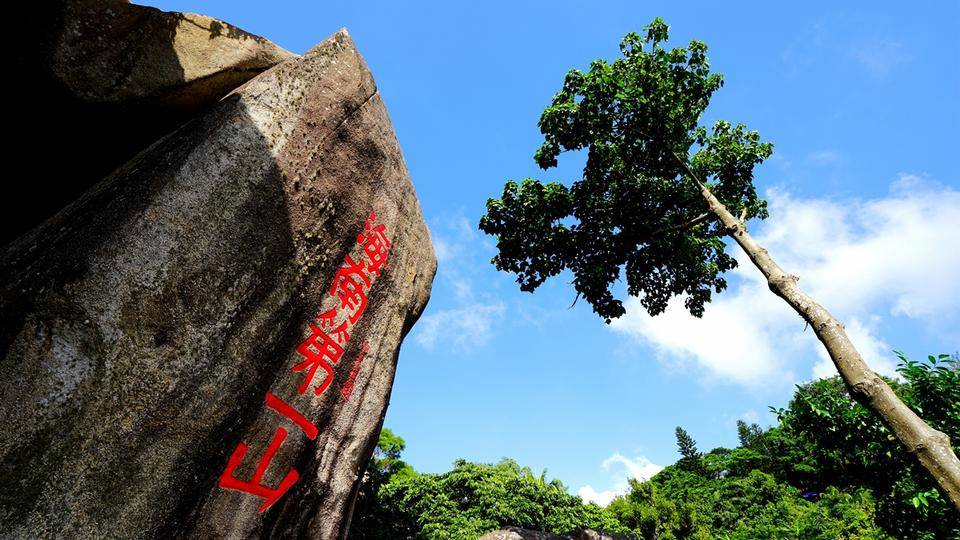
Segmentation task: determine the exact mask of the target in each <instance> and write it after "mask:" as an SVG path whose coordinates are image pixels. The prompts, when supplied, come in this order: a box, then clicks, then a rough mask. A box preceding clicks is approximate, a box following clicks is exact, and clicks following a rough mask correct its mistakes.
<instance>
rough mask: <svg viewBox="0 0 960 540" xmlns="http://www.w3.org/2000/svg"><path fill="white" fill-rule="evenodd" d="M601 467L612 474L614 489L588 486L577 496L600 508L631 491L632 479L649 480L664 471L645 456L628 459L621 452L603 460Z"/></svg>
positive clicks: (579, 491) (578, 491) (580, 490)
mask: <svg viewBox="0 0 960 540" xmlns="http://www.w3.org/2000/svg"><path fill="white" fill-rule="evenodd" d="M600 466H601V467H603V470H604V471H606V472H608V473H611V475H612V478H611V480H612V482H613V484H614V488H613V489H608V490H604V491H597V490H596V489H595V488H594V487H593V486H591V485H589V484H588V485H585V486H583V487H581V488H580V489H579V490H577V495H579V496H580V498H581V499H583V500H584V501H586V502H594V503H597V504H599V505H600V506H606V505H608V504H610V501H612V500H613V499H614V498H616V497H617V496H618V495H623V494H625V493H627V491H628V490H629V489H630V483H629V480H630V479H636V480H640V481H643V480H649V479H651V478H653V476H654V475H656V474H657V473H658V472H660V471H662V470H663V467H661V466H660V465H657V464H655V463H651V462H650V460H649V459H647V458H645V457H643V456H637V457H636V458H628V457H626V456H624V455H623V454H621V453H619V452H616V453H614V454H613V455H612V456H610V457H608V458H607V459H605V460H603V463H601V465H600Z"/></svg>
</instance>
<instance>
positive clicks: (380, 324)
mask: <svg viewBox="0 0 960 540" xmlns="http://www.w3.org/2000/svg"><path fill="white" fill-rule="evenodd" d="M384 263H386V265H385V266H384ZM435 270H436V259H435V256H434V253H433V251H432V247H431V242H430V237H429V233H428V231H427V229H426V226H425V224H424V222H423V218H422V216H421V213H420V208H419V204H418V202H417V199H416V195H415V193H414V191H413V187H412V185H411V183H410V181H409V177H408V173H407V170H406V167H405V165H404V162H403V158H402V155H401V153H400V149H399V147H398V145H397V142H396V139H395V137H394V134H393V131H392V128H391V126H390V122H389V119H388V117H387V113H386V110H385V108H384V105H383V103H382V101H381V99H380V96H379V94H378V93H377V90H376V86H375V84H374V81H373V78H372V77H371V75H370V73H369V71H368V70H367V68H366V65H365V64H364V62H363V60H362V58H361V57H360V55H359V54H358V53H357V51H356V49H355V48H354V45H353V43H352V41H351V40H350V38H349V36H348V35H347V33H346V31H340V32H339V33H337V34H335V35H334V36H332V37H330V38H328V39H327V40H325V41H324V42H322V43H321V44H319V45H318V46H317V47H315V48H314V49H312V50H311V51H309V52H308V53H306V54H305V55H304V56H302V57H298V58H294V59H290V60H287V61H285V62H283V63H280V64H278V65H277V66H275V67H273V68H271V69H270V70H268V71H266V72H264V73H262V74H260V75H259V76H257V77H256V78H254V79H252V80H251V81H249V82H247V83H246V84H244V85H243V86H242V87H240V88H238V89H237V90H236V91H234V92H232V93H231V94H230V95H228V96H227V97H226V98H224V99H223V100H222V101H220V102H219V103H218V104H217V105H216V106H215V107H214V108H213V109H211V110H210V111H209V112H207V113H206V114H204V115H202V116H200V117H199V118H197V119H195V120H194V121H192V122H190V123H188V124H186V125H184V126H183V127H181V128H180V129H178V130H177V131H175V132H173V133H172V134H170V135H168V136H166V137H164V138H163V139H161V140H159V141H157V142H156V143H155V144H153V145H152V146H150V147H149V148H147V149H146V150H144V151H143V152H141V153H140V154H138V155H137V156H136V157H135V158H133V159H132V160H131V161H129V162H127V163H126V164H124V165H123V166H122V167H120V168H119V169H117V170H116V171H114V172H113V173H112V174H111V175H110V176H108V177H107V178H106V179H105V180H103V181H102V182H100V183H99V184H97V185H96V186H95V187H94V188H93V189H91V190H89V191H88V192H86V193H85V194H84V195H83V196H82V197H81V198H80V199H79V200H77V201H76V202H74V203H72V204H71V205H70V206H68V207H67V208H66V209H65V210H64V211H62V212H60V213H58V214H57V215H56V216H54V217H53V218H52V219H50V220H48V221H47V222H45V223H44V224H43V225H41V226H40V227H38V228H36V229H34V230H33V231H31V232H30V233H28V234H27V235H25V236H23V237H21V238H19V239H18V240H16V241H15V242H13V243H12V244H10V245H9V246H8V247H7V248H5V249H4V251H3V252H2V255H0V278H2V279H0V358H2V363H0V388H3V392H2V394H0V425H2V426H3V427H4V428H3V431H2V434H0V467H2V469H0V478H2V485H3V489H2V490H0V536H2V537H14V538H27V537H29V538H36V537H43V538H55V537H87V538H144V537H196V538H245V537H251V536H254V537H256V536H259V537H267V536H282V537H286V536H302V537H309V538H338V537H342V536H343V535H344V534H345V532H346V528H347V527H348V523H349V518H350V507H351V505H352V500H353V497H354V494H355V489H356V487H357V484H358V475H359V473H360V471H361V469H362V467H363V466H364V465H365V463H366V460H367V459H368V457H369V455H370V453H371V452H372V450H373V446H374V444H375V442H376V437H377V433H378V431H379V427H380V425H381V422H382V418H383V414H384V412H385V409H386V406H387V402H388V400H389V395H390V390H391V385H392V382H393V376H394V370H395V367H396V361H397V354H398V347H399V345H400V342H401V340H402V339H403V337H404V335H405V334H406V333H407V331H408V330H409V329H410V327H411V326H412V325H413V323H414V322H415V321H416V319H417V318H418V317H419V315H420V313H421V311H422V310H423V308H424V306H425V304H426V302H427V299H428V297H429V291H430V285H431V283H432V279H433V275H434V272H435ZM328 369H329V373H328Z"/></svg>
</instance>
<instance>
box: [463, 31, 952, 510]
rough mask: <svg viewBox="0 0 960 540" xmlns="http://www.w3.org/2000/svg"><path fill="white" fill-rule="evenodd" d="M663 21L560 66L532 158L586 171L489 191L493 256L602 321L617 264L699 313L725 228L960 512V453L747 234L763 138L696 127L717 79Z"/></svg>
mask: <svg viewBox="0 0 960 540" xmlns="http://www.w3.org/2000/svg"><path fill="white" fill-rule="evenodd" d="M667 30H668V27H667V25H666V24H665V23H664V22H663V21H662V20H661V19H659V18H658V19H655V20H654V21H653V22H652V23H651V24H649V25H648V26H646V27H644V31H645V32H646V35H645V36H640V35H638V34H636V33H630V34H627V36H626V37H625V38H624V39H623V42H622V43H621V44H620V50H621V53H622V56H621V57H620V58H617V59H616V60H615V61H613V62H612V63H611V62H606V61H603V60H597V61H594V62H593V63H592V64H590V69H589V70H588V71H587V72H581V71H579V70H572V71H570V72H569V73H567V76H566V78H565V79H564V82H563V87H562V88H561V90H560V92H559V93H557V94H556V96H554V98H553V102H552V104H551V105H550V106H549V107H547V108H546V109H545V110H544V111H543V115H542V116H541V117H540V123H539V126H540V130H541V132H542V133H543V135H544V137H545V140H544V143H543V145H542V146H541V147H540V149H539V150H537V152H536V155H535V156H534V158H535V160H536V161H537V164H538V165H539V166H540V167H541V168H543V169H549V168H551V167H555V166H556V165H557V157H558V156H559V155H560V153H561V152H564V151H570V150H582V149H586V151H587V162H586V166H585V167H584V169H583V177H582V179H580V180H577V181H575V182H573V184H572V185H571V186H570V187H566V186H565V185H563V184H559V183H556V182H550V183H546V184H544V183H541V182H539V181H536V180H533V179H529V178H528V179H526V180H524V181H523V182H522V183H520V184H519V185H518V184H517V183H516V182H513V181H510V182H507V184H506V185H505V186H504V190H503V196H502V198H500V199H490V200H489V201H488V202H487V214H486V215H485V216H483V218H481V220H480V229H481V230H483V231H484V232H486V233H488V234H491V235H494V236H496V238H497V248H498V250H499V253H498V254H497V255H496V256H495V257H494V258H493V261H492V262H493V264H494V265H495V266H496V267H497V268H498V269H500V270H505V271H509V272H513V273H515V274H516V276H517V282H518V283H519V284H520V288H521V290H524V291H533V290H535V289H536V288H537V287H538V286H539V285H540V284H541V283H543V282H544V281H545V280H546V279H547V278H549V277H551V276H555V275H557V274H559V273H560V272H561V271H563V270H570V271H571V272H572V274H573V282H572V285H573V286H574V288H575V290H576V293H577V298H580V297H582V298H584V299H585V300H586V301H587V302H589V303H590V304H591V305H592V306H593V310H594V311H595V312H596V313H597V314H598V315H599V316H600V317H602V318H603V319H604V320H605V321H606V322H608V323H609V322H610V320H611V319H612V318H616V317H620V316H621V315H623V314H624V307H623V303H622V302H621V300H619V299H618V298H616V296H615V295H614V294H613V292H612V291H611V288H612V287H613V285H614V283H615V282H616V281H617V280H618V279H619V278H620V275H621V272H623V273H625V275H626V285H627V293H628V294H630V295H632V296H636V297H638V298H639V301H640V304H641V305H642V306H643V307H644V308H645V309H646V310H647V311H648V312H649V313H650V315H657V314H659V313H661V312H663V310H664V309H665V308H666V306H667V303H668V301H669V300H670V299H671V298H672V297H674V296H681V297H683V299H684V305H685V306H686V308H687V310H689V311H690V313H691V314H692V315H694V316H697V317H699V316H702V315H703V310H704V304H705V303H707V302H709V301H710V298H711V295H712V294H713V292H717V293H719V292H720V291H722V290H723V289H725V288H726V285H727V284H726V281H725V280H724V278H723V273H724V272H725V271H727V270H730V269H731V268H734V267H735V266H736V260H735V259H734V258H733V257H731V256H730V255H729V254H727V253H726V249H725V247H726V244H725V242H724V239H725V237H730V238H732V239H733V240H734V241H735V242H736V243H737V244H739V245H740V247H741V248H743V250H744V251H745V252H746V254H747V255H748V257H749V258H750V260H751V261H752V262H753V264H754V265H755V266H756V267H757V268H758V269H759V270H760V271H761V272H762V273H763V275H764V276H765V277H766V278H767V282H768V284H769V287H770V290H771V291H773V293H774V294H776V295H777V296H779V297H780V298H782V299H783V300H784V301H785V302H787V303H788V304H789V305H790V306H791V307H792V308H793V309H794V310H796V311H797V313H799V314H800V316H801V317H802V318H803V319H804V320H805V321H806V322H807V323H809V324H810V326H811V327H812V328H813V330H814V331H815V332H816V335H817V337H818V338H819V339H820V341H821V342H822V343H823V346H824V347H825V348H826V350H827V352H828V353H829V355H830V358H831V359H832V360H833V363H834V365H836V367H837V370H838V371H839V372H840V375H841V376H842V377H843V380H844V382H845V383H846V385H847V387H848V389H849V391H850V393H851V395H853V396H854V397H855V398H856V399H857V400H858V401H859V402H860V403H862V404H863V405H864V406H866V407H868V408H869V409H871V410H872V411H874V412H875V413H877V414H878V415H880V417H881V418H882V419H883V420H884V422H885V423H886V424H887V426H888V427H889V428H890V429H891V430H892V432H893V433H894V434H895V435H896V437H897V438H898V439H899V440H900V442H901V443H903V445H904V446H905V447H906V449H907V450H908V451H909V452H910V453H912V454H913V455H915V456H916V458H917V459H918V460H919V461H920V463H921V464H922V465H923V467H925V468H926V469H927V470H928V471H929V472H930V474H931V475H932V476H933V478H934V479H935V480H936V482H937V484H938V485H939V486H940V487H941V488H942V489H943V491H944V492H946V494H947V495H948V496H949V497H950V499H951V501H953V504H954V506H956V507H957V508H958V509H960V460H958V459H957V456H956V455H955V454H954V452H953V449H952V448H951V445H950V440H949V439H948V438H947V436H946V435H944V434H943V433H941V432H939V431H937V430H935V429H933V428H931V427H930V426H929V425H927V424H926V423H925V422H924V421H923V420H922V419H921V418H920V417H919V416H917V414H916V413H915V412H914V411H912V410H911V409H910V408H909V407H907V406H906V405H905V404H904V403H903V402H902V401H900V399H899V398H897V396H896V395H895V394H894V392H893V391H892V390H891V389H890V387H889V386H888V385H887V384H886V383H885V382H884V381H883V379H881V378H880V377H879V376H878V375H877V374H876V373H874V372H873V371H872V370H871V369H870V368H869V366H867V364H866V363H865V362H864V360H863V358H862V357H861V356H860V353H859V352H857V350H856V348H855V347H854V346H853V343H851V341H850V338H849V337H848V336H847V334H846V332H845V331H844V327H843V324H841V323H840V321H839V320H837V319H836V318H835V317H834V316H833V315H831V314H830V313H829V312H828V311H827V310H826V309H824V308H823V306H821V305H820V304H818V303H817V302H816V301H814V299H813V298H811V297H810V296H808V295H807V294H806V293H804V292H803V290H801V289H800V287H799V286H798V285H797V280H798V278H797V277H796V276H794V275H791V274H790V273H788V272H786V271H784V270H783V269H782V268H781V267H780V266H779V265H778V264H777V263H776V262H775V261H774V260H773V258H772V257H771V256H770V254H769V253H768V252H767V250H766V249H764V248H763V246H761V245H760V244H758V243H757V242H756V240H754V239H753V238H752V237H751V236H750V234H749V233H748V232H747V228H746V225H745V223H746V221H747V220H748V219H750V218H760V219H763V218H766V217H767V208H766V202H765V201H764V200H762V199H761V198H760V197H759V196H758V195H757V191H756V188H755V186H754V185H753V170H754V167H755V166H756V165H757V164H759V163H761V162H762V161H763V160H764V159H766V158H767V157H769V156H770V154H771V152H772V149H773V147H772V145H771V144H770V143H769V142H763V141H761V140H760V136H759V135H758V134H757V132H755V131H748V130H747V129H746V128H745V127H744V126H743V125H742V124H737V125H733V124H731V123H729V122H724V121H720V122H717V123H716V124H715V125H714V126H713V128H712V129H710V130H708V129H707V128H706V127H703V126H700V125H699V119H700V115H701V113H702V112H703V110H704V109H705V108H706V107H707V105H708V104H709V102H710V97H711V96H712V95H713V93H714V92H715V91H716V90H717V89H718V88H720V87H721V86H722V85H723V77H722V76H721V75H720V74H718V73H712V72H711V71H710V66H709V63H708V61H707V57H706V51H707V46H706V45H705V44H704V43H703V42H700V41H696V40H693V41H691V42H690V44H689V45H688V46H687V47H677V48H673V49H667V48H665V47H664V42H665V41H666V40H667Z"/></svg>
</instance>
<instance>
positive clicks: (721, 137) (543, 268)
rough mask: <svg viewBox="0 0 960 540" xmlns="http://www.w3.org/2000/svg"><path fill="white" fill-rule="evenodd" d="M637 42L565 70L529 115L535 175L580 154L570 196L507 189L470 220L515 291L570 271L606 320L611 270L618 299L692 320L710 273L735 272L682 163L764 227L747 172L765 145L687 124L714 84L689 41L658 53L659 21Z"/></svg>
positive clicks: (716, 277) (539, 187)
mask: <svg viewBox="0 0 960 540" xmlns="http://www.w3.org/2000/svg"><path fill="white" fill-rule="evenodd" d="M644 30H645V36H643V37H641V36H640V35H638V34H636V33H630V34H627V36H626V37H625V38H624V39H623V42H622V43H621V44H620V50H621V51H622V53H623V56H622V57H621V58H618V59H616V60H615V61H613V62H612V63H608V62H606V61H603V60H597V61H595V62H593V63H592V64H591V65H590V69H589V71H587V72H586V73H584V72H581V71H579V70H572V71H570V72H569V73H568V74H567V76H566V79H565V80H564V83H563V88H562V89H561V90H560V92H559V93H557V95H556V96H554V98H553V102H552V104H551V105H550V106H549V107H547V109H546V110H544V112H543V115H542V116H541V117H540V130H541V131H542V132H543V135H544V138H545V140H544V143H543V146H541V147H540V149H539V150H538V151H537V153H536V155H535V159H536V161H537V163H538V164H539V165H540V167H542V168H544V169H548V168H550V167H554V166H556V165H557V157H558V156H559V154H560V153H561V152H564V151H569V150H581V149H586V151H587V164H586V167H585V168H584V170H583V178H582V179H580V180H577V181H575V182H573V184H572V186H571V187H569V188H568V187H566V186H564V185H563V184H559V183H555V182H551V183H547V184H543V183H541V182H539V181H537V180H533V179H529V178H528V179H526V180H524V181H523V182H522V183H521V184H519V185H518V184H517V183H516V182H512V181H511V182H508V183H507V184H506V186H505V187H504V191H503V196H502V197H501V198H500V199H491V200H489V201H488V202H487V214H486V215H485V216H484V217H483V218H482V219H481V221H480V228H481V229H482V230H483V231H484V232H486V233H488V234H492V235H495V236H496V237H497V240H498V243H497V246H498V248H499V254H497V256H496V257H494V259H493V263H494V264H495V265H496V267H497V268H499V269H501V270H506V271H510V272H513V273H515V274H516V275H517V281H518V282H519V283H520V288H521V289H523V290H525V291H533V290H534V289H536V288H537V287H538V286H539V285H540V284H541V283H543V281H544V280H546V279H547V278H548V277H550V276H554V275H557V274H559V273H560V272H561V271H563V270H571V271H572V272H573V275H574V280H573V285H574V288H575V289H576V291H577V294H578V295H579V296H582V297H583V298H585V299H586V300H587V301H588V302H590V304H591V305H592V306H593V309H594V311H596V312H597V314H599V315H600V316H601V317H603V318H604V319H606V320H607V321H608V322H609V320H610V319H611V318H615V317H619V316H621V315H623V313H624V308H623V304H622V301H621V300H620V299H618V298H615V297H614V295H613V293H612V291H611V286H612V285H613V283H614V282H615V281H616V280H617V279H619V278H620V276H621V269H625V273H626V280H627V289H628V293H629V294H630V295H633V296H639V297H640V302H641V303H642V304H643V306H644V307H645V308H646V309H647V310H648V311H649V312H650V313H651V314H657V313H660V312H662V311H663V310H664V309H665V308H666V306H667V302H668V301H669V300H670V298H671V297H673V296H675V295H681V294H682V295H686V299H685V304H686V307H687V309H689V310H690V312H691V313H693V314H694V315H697V316H700V315H702V313H703V306H704V303H706V302H709V301H710V297H711V292H712V291H717V292H719V291H721V290H722V289H724V288H725V287H726V281H725V280H724V278H723V277H722V275H721V274H722V273H723V272H725V271H726V270H729V269H731V268H733V267H735V266H736V261H735V260H734V259H733V258H732V257H730V256H729V255H728V254H726V253H725V250H724V242H723V240H722V236H723V235H724V234H726V232H725V231H724V229H723V227H722V225H720V224H719V223H717V222H715V221H712V220H708V219H706V215H707V205H706V204H705V203H704V202H703V200H702V199H701V197H700V189H699V187H698V186H697V184H696V183H694V182H692V181H690V179H689V178H685V174H686V173H685V163H686V161H687V160H688V159H689V161H690V164H691V165H692V167H693V169H694V170H695V171H696V173H697V174H698V175H699V177H700V178H704V179H709V180H710V181H711V183H712V188H713V191H714V193H715V194H716V196H717V197H718V198H719V199H720V200H721V201H722V202H723V203H724V204H725V205H727V207H728V208H730V209H731V210H735V211H736V212H743V213H744V215H745V216H746V217H765V216H766V204H765V202H764V201H763V200H762V199H760V198H759V197H758V196H757V193H756V190H755V189H754V187H753V182H752V180H753V168H754V166H755V165H756V164H758V163H760V162H761V161H763V160H764V159H765V158H767V157H768V156H769V155H770V153H771V151H772V146H771V145H770V144H769V143H765V142H761V141H760V137H759V135H758V134H757V133H756V132H752V131H748V130H747V129H746V128H745V127H744V126H742V125H737V126H733V125H731V124H730V123H728V122H723V121H721V122H717V123H716V125H714V126H713V129H712V130H709V131H708V130H707V129H706V128H705V127H703V126H699V125H698V121H699V119H700V115H701V113H702V112H703V110H704V109H705V108H706V106H707V104H708V103H709V101H710V97H711V96H712V95H713V92H714V91H716V90H717V89H718V88H720V86H721V85H722V84H723V78H722V76H721V75H719V74H717V73H712V72H711V71H710V65H709V63H708V61H707V56H706V51H707V46H706V45H705V44H704V43H703V42H700V41H696V40H694V41H691V42H690V44H689V45H688V46H687V47H677V48H673V49H666V48H664V47H663V43H664V41H666V39H667V25H666V24H665V23H664V22H663V21H662V20H660V19H656V20H654V21H653V22H652V23H651V24H650V25H648V26H646V27H645V28H644ZM691 154H692V157H691ZM681 156H682V157H681Z"/></svg>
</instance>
